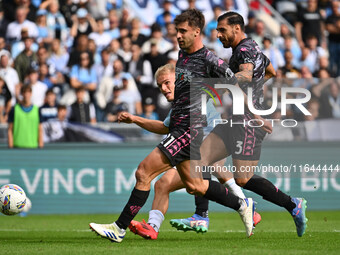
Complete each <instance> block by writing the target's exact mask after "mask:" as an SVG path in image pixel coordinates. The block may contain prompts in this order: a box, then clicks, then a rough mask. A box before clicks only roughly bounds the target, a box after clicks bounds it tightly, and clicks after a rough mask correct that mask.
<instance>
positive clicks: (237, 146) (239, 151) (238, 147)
mask: <svg viewBox="0 0 340 255" xmlns="http://www.w3.org/2000/svg"><path fill="white" fill-rule="evenodd" d="M242 145H243V142H242V141H236V148H237V149H238V150H237V151H235V154H241V152H242Z"/></svg>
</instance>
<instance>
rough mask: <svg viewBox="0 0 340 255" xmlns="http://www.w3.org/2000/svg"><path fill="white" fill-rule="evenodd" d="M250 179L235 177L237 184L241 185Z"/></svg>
mask: <svg viewBox="0 0 340 255" xmlns="http://www.w3.org/2000/svg"><path fill="white" fill-rule="evenodd" d="M248 181H249V179H248V178H236V179H235V182H236V184H237V185H238V186H240V187H244V186H245V185H246V184H247V182H248Z"/></svg>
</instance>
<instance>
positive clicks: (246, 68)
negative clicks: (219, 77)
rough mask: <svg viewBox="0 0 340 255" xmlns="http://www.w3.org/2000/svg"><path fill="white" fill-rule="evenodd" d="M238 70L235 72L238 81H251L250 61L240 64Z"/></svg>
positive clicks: (251, 66)
mask: <svg viewBox="0 0 340 255" xmlns="http://www.w3.org/2000/svg"><path fill="white" fill-rule="evenodd" d="M239 69H240V71H239V72H238V73H235V76H236V78H237V81H238V82H239V83H241V84H242V83H245V82H251V81H252V80H253V72H254V65H253V64H252V63H246V64H241V65H240V66H239Z"/></svg>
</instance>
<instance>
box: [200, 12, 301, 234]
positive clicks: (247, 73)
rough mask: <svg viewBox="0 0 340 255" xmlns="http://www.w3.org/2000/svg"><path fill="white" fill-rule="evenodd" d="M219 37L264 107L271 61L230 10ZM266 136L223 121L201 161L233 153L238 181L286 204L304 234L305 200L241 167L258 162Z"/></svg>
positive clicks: (242, 84) (223, 18)
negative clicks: (287, 193) (285, 191)
mask: <svg viewBox="0 0 340 255" xmlns="http://www.w3.org/2000/svg"><path fill="white" fill-rule="evenodd" d="M217 31H218V35H217V36H218V38H219V39H220V41H221V42H222V43H223V46H224V47H225V48H229V47H231V48H232V50H233V53H232V56H231V59H230V62H229V65H230V68H231V69H232V71H233V72H234V73H235V76H236V77H237V79H238V82H239V85H240V87H241V88H242V89H243V90H244V92H245V93H246V92H247V89H248V87H251V88H252V92H253V93H252V94H253V98H252V101H253V104H254V107H255V108H256V109H263V107H262V101H263V84H264V82H265V81H266V80H267V79H268V78H270V77H271V76H272V74H273V73H275V71H274V70H273V67H272V66H271V64H269V60H268V59H267V58H266V57H265V56H264V55H263V53H262V52H261V50H260V49H259V46H258V45H257V44H256V43H255V41H254V40H252V39H250V38H246V36H245V34H244V21H243V18H242V16H241V15H239V14H238V13H235V12H227V13H224V14H223V15H221V16H220V17H219V18H218V25H217ZM249 119H251V114H250V112H247V111H246V112H245V115H234V116H233V117H232V120H233V121H234V122H243V120H249ZM264 136H265V133H264V132H263V130H262V129H259V128H252V127H250V126H245V127H244V126H243V125H233V126H232V127H231V126H230V125H228V124H220V125H217V126H216V127H215V129H214V130H213V131H212V132H211V133H210V135H209V136H208V137H207V138H206V139H205V140H204V143H203V144H202V149H201V150H202V152H204V151H207V152H211V153H202V161H203V162H204V164H205V165H211V164H212V163H214V162H216V161H217V160H220V159H221V158H224V157H227V156H229V155H232V159H233V165H234V166H236V169H237V170H238V172H237V173H236V174H235V175H234V178H235V180H236V183H237V184H238V185H239V186H241V187H243V188H244V189H247V190H250V191H253V192H255V193H256V194H258V195H260V196H262V197H263V198H264V199H265V200H268V201H270V202H272V203H274V204H276V205H278V206H281V207H284V208H285V209H287V211H288V212H289V213H290V214H291V215H292V216H293V218H294V222H295V225H296V229H297V234H298V236H302V235H303V234H304V232H305V229H306V227H307V225H306V222H307V218H306V216H305V210H306V200H305V199H303V198H291V197H290V196H288V195H286V194H285V193H283V192H282V191H281V190H279V189H278V188H276V187H275V186H274V185H273V184H272V183H271V182H270V181H268V180H267V179H265V178H263V177H261V176H259V175H254V174H253V173H252V172H250V173H249V172H247V173H241V172H240V171H239V170H240V169H241V167H243V168H244V167H247V166H249V168H248V169H251V167H252V166H256V165H257V164H258V160H259V158H260V153H261V144H262V140H263V138H264Z"/></svg>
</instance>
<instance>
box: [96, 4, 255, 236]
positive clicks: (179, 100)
mask: <svg viewBox="0 0 340 255" xmlns="http://www.w3.org/2000/svg"><path fill="white" fill-rule="evenodd" d="M204 23H205V22H204V16H203V14H202V13H201V12H200V11H198V10H195V9H190V10H188V11H185V12H183V13H182V14H180V15H178V16H177V17H176V19H175V25H176V29H177V40H178V43H179V46H180V48H181V51H180V53H179V59H178V61H177V64H176V83H175V85H176V88H175V98H174V100H173V103H172V114H171V119H170V126H169V134H168V136H167V137H166V138H165V139H164V140H163V141H162V142H161V143H160V144H159V145H158V146H157V147H156V148H155V149H154V150H153V151H152V152H151V153H150V154H149V155H148V156H147V157H146V158H145V159H144V160H143V161H142V162H141V163H140V165H139V166H138V168H137V171H136V185H135V188H134V189H133V191H132V193H131V196H130V198H129V201H128V202H127V204H126V206H125V207H124V209H123V211H122V213H121V215H120V216H119V218H118V220H117V221H115V222H114V223H112V224H96V223H90V227H91V229H92V230H94V231H95V232H96V233H97V234H99V235H101V236H102V237H105V238H107V239H109V240H111V241H114V242H121V241H122V240H123V238H124V236H125V232H126V228H127V227H128V226H129V224H130V222H131V221H132V220H133V218H134V217H135V216H136V214H137V213H138V212H139V210H140V209H141V208H142V206H143V205H144V204H145V202H146V200H147V198H148V196H149V192H150V183H151V181H152V180H153V179H154V178H155V177H156V176H158V175H159V174H161V173H162V172H164V171H167V170H169V169H171V168H172V167H173V166H176V168H177V171H178V172H179V174H180V176H181V179H182V181H183V183H184V184H185V186H186V189H187V192H188V193H190V194H195V195H200V196H204V197H205V198H207V199H209V200H212V201H215V202H217V203H219V204H221V205H224V206H227V207H230V208H233V209H234V210H236V211H238V212H239V214H240V216H241V219H242V221H243V223H244V225H245V228H246V234H247V236H251V235H252V230H253V213H254V203H253V200H252V199H251V198H249V199H247V198H245V199H240V198H238V197H237V196H235V195H233V194H232V193H228V192H227V190H226V189H225V187H224V186H223V185H222V184H220V183H218V182H215V181H211V180H203V179H202V178H193V177H192V176H191V174H192V173H191V171H190V164H191V163H193V161H195V160H197V161H199V160H200V145H201V142H202V137H203V130H202V126H201V124H200V123H201V118H198V119H197V122H195V119H194V121H193V122H192V118H190V115H191V114H192V113H193V112H194V113H196V111H197V110H196V108H197V107H196V104H195V101H194V100H192V98H190V95H189V94H190V88H189V87H190V83H191V81H192V79H193V78H209V77H216V78H218V77H221V78H222V77H223V78H225V81H226V83H228V84H236V83H237V80H236V78H235V76H234V74H233V73H232V72H231V71H230V69H229V67H228V65H227V64H226V63H225V62H223V61H222V60H220V59H219V58H218V57H217V56H215V55H214V54H213V53H212V52H210V51H209V50H208V49H207V48H206V47H204V45H203V43H202V40H201V31H202V30H203V27H204ZM197 100H200V97H199V98H197ZM198 164H199V163H198V162H197V163H195V165H198Z"/></svg>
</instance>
